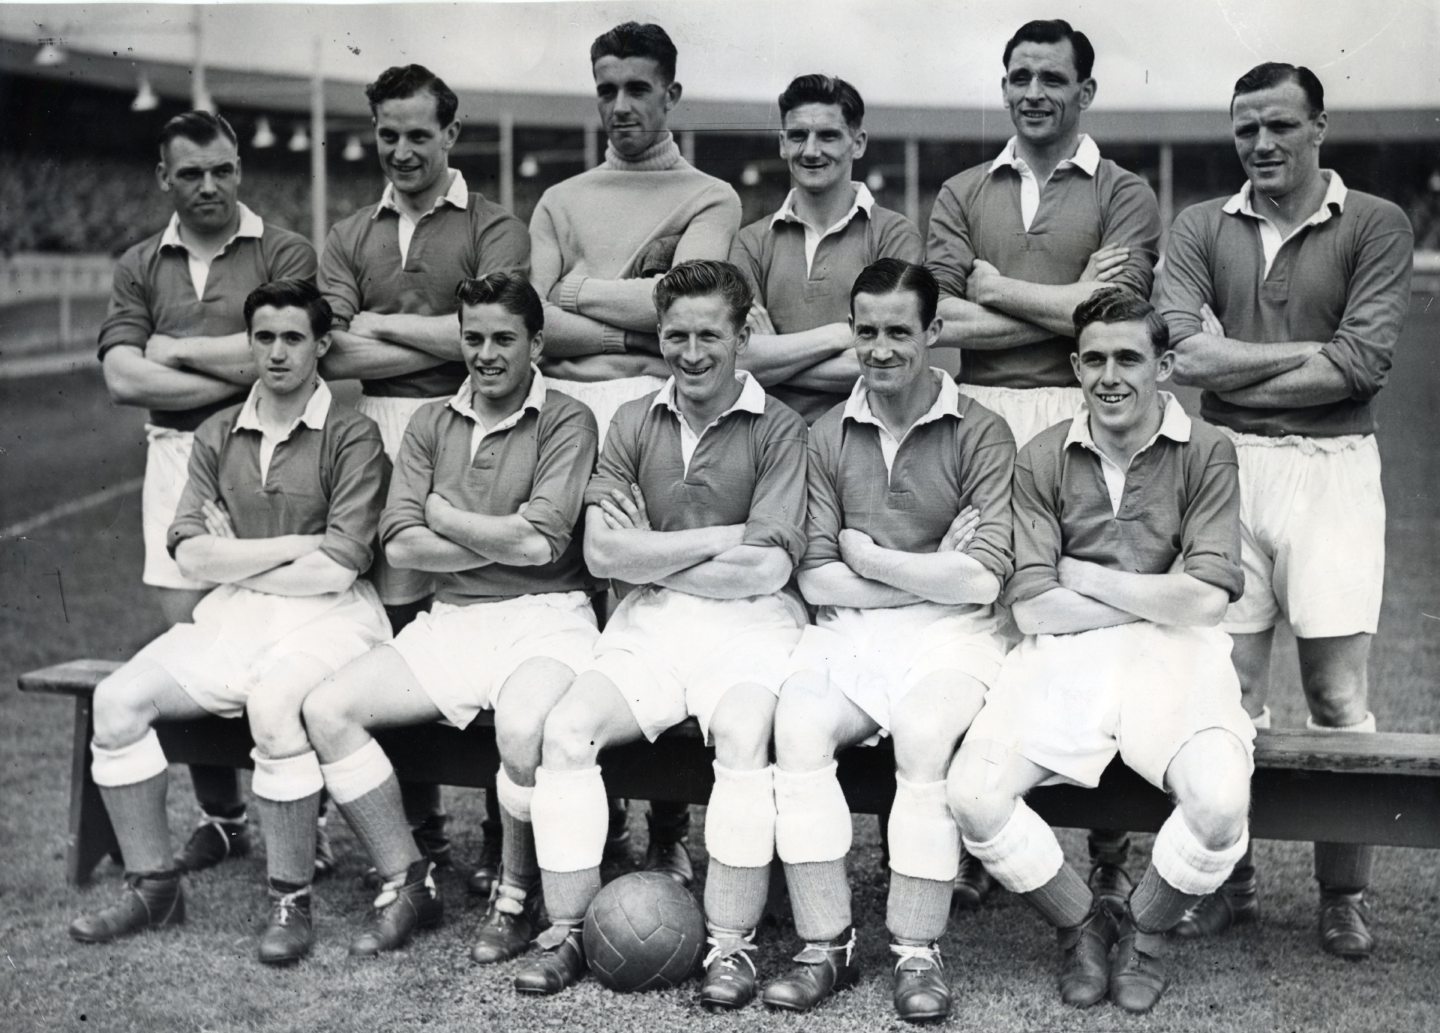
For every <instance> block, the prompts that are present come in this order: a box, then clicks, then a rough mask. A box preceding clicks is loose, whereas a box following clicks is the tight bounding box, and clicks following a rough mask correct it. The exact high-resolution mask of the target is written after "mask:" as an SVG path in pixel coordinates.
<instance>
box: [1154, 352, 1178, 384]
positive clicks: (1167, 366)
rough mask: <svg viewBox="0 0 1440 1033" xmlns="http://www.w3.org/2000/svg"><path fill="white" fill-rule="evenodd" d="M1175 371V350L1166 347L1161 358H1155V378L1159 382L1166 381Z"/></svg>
mask: <svg viewBox="0 0 1440 1033" xmlns="http://www.w3.org/2000/svg"><path fill="white" fill-rule="evenodd" d="M1174 372H1175V351H1174V349H1173V348H1166V349H1165V351H1164V352H1163V353H1162V354H1161V356H1160V358H1158V359H1156V360H1155V380H1156V382H1157V383H1162V384H1163V383H1164V382H1165V381H1167V380H1169V379H1170V374H1172V373H1174Z"/></svg>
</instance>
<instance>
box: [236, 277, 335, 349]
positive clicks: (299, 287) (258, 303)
mask: <svg viewBox="0 0 1440 1033" xmlns="http://www.w3.org/2000/svg"><path fill="white" fill-rule="evenodd" d="M266 305H268V306H270V307H271V308H303V309H304V310H305V314H306V315H308V316H309V317H310V332H311V333H312V334H314V335H315V336H316V337H317V338H320V337H324V336H325V335H326V334H328V333H329V332H330V327H331V324H332V322H333V320H334V319H335V314H334V313H333V312H332V311H331V310H330V302H328V301H326V300H325V298H324V296H323V295H322V294H321V293H320V291H319V289H318V288H317V287H316V286H315V285H314V284H313V283H311V282H310V281H309V280H297V279H291V280H271V281H270V282H269V283H262V284H261V285H260V286H258V287H256V288H255V289H254V290H253V291H251V292H250V294H249V295H248V296H247V297H246V298H245V331H246V333H249V331H250V320H251V317H253V316H254V315H255V310H256V309H260V308H264V307H265V306H266Z"/></svg>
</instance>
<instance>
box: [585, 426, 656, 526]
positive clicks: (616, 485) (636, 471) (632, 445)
mask: <svg viewBox="0 0 1440 1033" xmlns="http://www.w3.org/2000/svg"><path fill="white" fill-rule="evenodd" d="M648 414H649V410H648V409H647V408H645V407H643V406H639V405H622V406H621V407H620V409H619V410H618V411H617V412H616V413H615V416H614V418H613V419H611V421H610V429H609V430H608V431H606V432H605V445H604V447H602V448H601V449H600V458H599V461H598V462H597V463H596V464H595V473H594V474H592V475H591V477H590V482H589V483H588V484H586V485H585V504H586V505H587V506H598V505H600V502H601V501H602V500H603V499H608V498H609V497H610V492H611V491H612V490H614V491H618V492H622V493H623V494H625V495H626V496H628V495H629V494H630V485H632V484H635V483H637V482H638V480H639V477H640V433H641V430H642V428H643V427H644V422H645V418H646V416H647V415H648Z"/></svg>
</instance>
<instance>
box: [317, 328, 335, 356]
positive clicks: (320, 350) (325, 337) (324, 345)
mask: <svg viewBox="0 0 1440 1033" xmlns="http://www.w3.org/2000/svg"><path fill="white" fill-rule="evenodd" d="M331 343H332V342H331V338H330V333H329V332H328V331H327V332H325V333H323V334H321V335H320V337H319V339H318V340H316V342H315V358H316V359H317V360H318V359H322V358H324V357H325V353H326V352H328V351H329V350H330V345H331Z"/></svg>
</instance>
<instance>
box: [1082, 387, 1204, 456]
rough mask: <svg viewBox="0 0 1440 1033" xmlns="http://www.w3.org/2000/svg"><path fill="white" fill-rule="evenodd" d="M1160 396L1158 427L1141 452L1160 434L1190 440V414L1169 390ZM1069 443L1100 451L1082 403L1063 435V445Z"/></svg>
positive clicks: (1181, 440)
mask: <svg viewBox="0 0 1440 1033" xmlns="http://www.w3.org/2000/svg"><path fill="white" fill-rule="evenodd" d="M1160 398H1161V400H1162V401H1163V402H1164V403H1165V412H1164V414H1163V415H1162V416H1161V417H1160V429H1159V430H1157V431H1156V432H1155V435H1154V437H1152V438H1151V439H1150V440H1149V441H1147V442H1145V444H1144V445H1143V446H1142V447H1141V448H1140V451H1141V452H1143V451H1145V449H1147V448H1149V447H1150V446H1151V445H1153V444H1155V440H1156V438H1159V437H1161V436H1162V435H1163V436H1164V437H1167V438H1169V439H1170V440H1171V441H1178V442H1180V443H1181V444H1184V443H1185V442H1187V441H1189V440H1190V414H1189V413H1187V412H1186V411H1185V409H1184V407H1183V406H1182V405H1181V404H1180V402H1179V400H1178V399H1177V398H1176V397H1175V396H1174V395H1172V394H1171V393H1170V392H1169V391H1161V392H1160ZM1071 445H1083V446H1084V447H1085V448H1088V449H1090V450H1091V451H1093V452H1099V451H1100V448H1099V446H1097V445H1096V444H1095V439H1094V438H1093V437H1091V436H1090V410H1089V409H1088V408H1086V407H1085V406H1083V405H1082V406H1081V407H1080V411H1079V412H1077V413H1076V414H1075V418H1074V419H1072V420H1071V421H1070V431H1069V433H1067V434H1066V435H1065V447H1066V448H1069V447H1070V446H1071Z"/></svg>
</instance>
